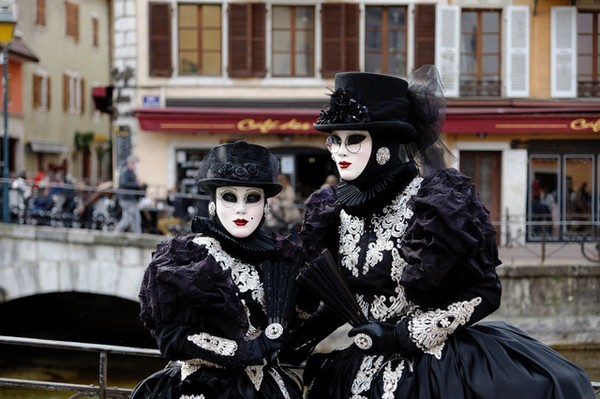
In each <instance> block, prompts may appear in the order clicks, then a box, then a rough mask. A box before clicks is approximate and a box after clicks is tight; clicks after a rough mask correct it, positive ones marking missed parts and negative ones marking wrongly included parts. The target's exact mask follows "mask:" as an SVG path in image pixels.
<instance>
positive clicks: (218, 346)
mask: <svg viewBox="0 0 600 399" xmlns="http://www.w3.org/2000/svg"><path fill="white" fill-rule="evenodd" d="M187 339H188V341H192V342H193V343H194V344H195V345H197V346H198V347H200V348H202V349H204V350H207V351H211V352H214V353H216V354H218V355H221V356H233V355H234V354H235V351H236V350H237V348H238V345H237V342H235V341H233V340H231V339H227V338H221V337H215V336H214V335H210V334H207V333H200V334H194V335H190V336H188V337H187Z"/></svg>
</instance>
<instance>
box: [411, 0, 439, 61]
mask: <svg viewBox="0 0 600 399" xmlns="http://www.w3.org/2000/svg"><path fill="white" fill-rule="evenodd" d="M427 64H435V5H434V4H417V5H416V7H415V69H417V68H419V67H420V66H422V65H427Z"/></svg>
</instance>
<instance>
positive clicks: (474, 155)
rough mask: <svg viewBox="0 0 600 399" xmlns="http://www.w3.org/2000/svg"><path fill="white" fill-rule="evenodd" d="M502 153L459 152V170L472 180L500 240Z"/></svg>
mask: <svg viewBox="0 0 600 399" xmlns="http://www.w3.org/2000/svg"><path fill="white" fill-rule="evenodd" d="M501 162H502V153H501V152H499V151H461V152H460V170H461V172H462V173H464V174H465V175H467V176H469V177H471V178H472V179H473V183H474V184H475V190H476V191H477V192H478V193H479V198H480V199H481V201H482V202H483V203H484V205H485V206H486V208H487V209H488V210H489V211H490V219H491V220H492V223H493V224H494V226H496V233H497V238H498V239H499V238H500V190H501V187H500V184H501V182H502V176H501Z"/></svg>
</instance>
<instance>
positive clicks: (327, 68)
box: [321, 3, 359, 78]
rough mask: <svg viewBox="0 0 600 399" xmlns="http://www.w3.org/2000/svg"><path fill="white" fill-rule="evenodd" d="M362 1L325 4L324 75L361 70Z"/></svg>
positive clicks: (323, 21)
mask: <svg viewBox="0 0 600 399" xmlns="http://www.w3.org/2000/svg"><path fill="white" fill-rule="evenodd" d="M358 16H359V8H358V4H331V3H329V4H323V9H322V16H321V17H322V18H321V21H322V22H321V29H322V32H323V41H322V55H321V59H322V62H323V65H322V69H321V74H322V75H323V77H324V78H331V77H333V75H335V74H336V73H337V72H342V71H357V70H358V47H359V46H358V44H359V43H358V40H359V36H358V31H359V26H358Z"/></svg>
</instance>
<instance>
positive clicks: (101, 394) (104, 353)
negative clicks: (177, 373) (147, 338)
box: [0, 335, 161, 399]
mask: <svg viewBox="0 0 600 399" xmlns="http://www.w3.org/2000/svg"><path fill="white" fill-rule="evenodd" d="M0 344H2V345H19V346H29V347H38V348H51V349H63V350H73V351H80V352H95V353H97V354H98V356H99V357H98V385H94V384H91V385H84V384H71V383H65V382H53V381H39V380H26V379H17V378H3V377H0V387H8V388H29V389H41V390H47V391H67V392H75V394H74V395H72V396H70V398H71V399H75V398H83V397H98V398H100V399H109V398H115V399H117V398H121V399H126V398H129V395H130V394H131V392H132V389H128V388H118V387H109V386H108V385H107V377H108V355H109V354H113V355H128V356H145V357H159V358H160V357H161V354H160V352H159V351H158V350H157V349H146V348H133V347H127V346H114V345H100V344H90V343H83V342H68V341H55V340H48V339H37V338H23V337H11V336H5V335H0Z"/></svg>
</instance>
